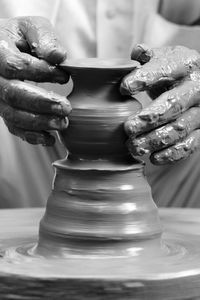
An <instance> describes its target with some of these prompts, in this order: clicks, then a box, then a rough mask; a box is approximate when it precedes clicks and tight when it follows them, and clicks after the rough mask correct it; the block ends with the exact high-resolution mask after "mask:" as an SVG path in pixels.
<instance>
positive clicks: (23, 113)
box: [0, 17, 71, 145]
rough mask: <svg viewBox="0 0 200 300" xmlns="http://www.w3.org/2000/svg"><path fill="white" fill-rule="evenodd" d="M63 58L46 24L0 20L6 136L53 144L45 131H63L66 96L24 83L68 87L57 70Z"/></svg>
mask: <svg viewBox="0 0 200 300" xmlns="http://www.w3.org/2000/svg"><path fill="white" fill-rule="evenodd" d="M65 57H66V54H65V51H64V50H63V49H62V48H61V46H60V45H59V43H58V42H57V39H56V37H55V36H54V34H53V31H52V27H51V25H50V23H49V21H48V20H46V19H44V18H42V17H20V18H14V19H9V20H6V19H2V20H0V115H1V116H2V117H3V119H4V121H5V123H6V125H7V127H8V129H9V131H10V132H11V133H13V134H15V135H17V136H19V137H21V138H22V139H24V140H26V141H27V142H29V143H31V144H43V145H52V144H53V143H54V137H53V136H52V135H51V134H50V133H48V131H50V130H57V129H58V130H60V129H63V128H66V127H67V123H68V122H67V118H66V116H67V115H68V113H69V112H70V110H71V108H70V104H69V102H68V101H67V100H66V98H65V97H62V96H59V95H57V94H55V93H52V92H47V91H46V90H44V89H41V88H38V87H36V86H34V85H31V84H29V83H27V82H24V80H30V81H35V82H57V83H65V82H67V81H68V76H67V75H66V74H65V73H63V72H62V71H60V70H59V69H58V68H57V67H56V66H57V65H58V64H59V63H61V62H62V61H63V60H64V59H65Z"/></svg>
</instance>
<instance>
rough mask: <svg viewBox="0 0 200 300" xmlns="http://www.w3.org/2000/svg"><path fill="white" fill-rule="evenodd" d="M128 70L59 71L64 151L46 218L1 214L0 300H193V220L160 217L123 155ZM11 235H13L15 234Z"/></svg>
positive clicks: (77, 64) (197, 262) (199, 257)
mask: <svg viewBox="0 0 200 300" xmlns="http://www.w3.org/2000/svg"><path fill="white" fill-rule="evenodd" d="M136 66H137V65H136V62H134V61H123V60H111V61H102V60H101V61H100V60H97V59H87V60H84V61H83V60H81V61H67V62H66V63H65V64H63V65H62V68H63V69H65V70H66V71H67V72H70V74H71V76H72V79H73V82H74V89H73V93H72V94H71V95H70V97H69V100H70V101H71V104H72V107H73V110H72V113H71V115H70V118H69V120H70V125H69V128H68V129H67V130H65V131H63V132H62V133H60V137H61V139H62V141H63V143H64V145H65V146H66V148H67V149H68V151H69V155H68V157H67V158H66V159H63V160H61V161H58V162H56V163H54V166H55V168H56V176H55V179H54V186H53V190H52V193H51V195H50V197H49V199H48V203H47V207H46V212H45V214H44V216H43V218H42V219H41V222H40V228H39V238H38V221H39V219H40V218H41V215H42V212H41V210H37V209H32V210H13V211H10V212H8V211H3V212H1V216H4V218H5V219H3V218H2V217H1V218H0V224H1V226H0V243H1V248H0V249H1V252H0V253H1V258H0V295H1V297H0V299H69V300H75V299H76V300H79V299H81V300H82V299H83V300H84V299H101V300H103V299H105V300H106V299H120V300H127V299H131V300H134V299H135V300H136V299H154V300H155V299H159V300H162V299H174V300H175V299H181V300H183V299H190V300H192V299H193V300H194V299H196V300H197V299H200V230H199V229H200V221H199V211H198V210H197V211H193V210H181V209H179V210H177V209H173V210H169V209H168V210H167V209H166V210H161V214H160V215H161V221H160V219H159V216H158V210H157V207H156V206H155V204H154V202H153V200H152V197H151V190H150V187H149V185H148V184H147V182H146V179H145V177H144V176H143V165H142V163H141V162H140V161H137V160H135V159H134V158H133V157H131V156H130V155H129V154H128V152H127V148H126V146H125V141H126V136H125V133H124V129H123V123H124V121H125V120H126V119H127V118H128V117H129V116H130V115H132V114H134V113H136V112H137V111H138V110H140V108H141V107H140V104H139V103H138V102H137V100H134V99H132V98H131V99H130V98H127V97H122V96H121V94H120V92H119V83H120V81H121V79H122V78H123V77H124V76H125V75H126V74H127V73H129V72H130V71H131V70H133V69H134V68H135V67H136ZM13 232H14V233H13Z"/></svg>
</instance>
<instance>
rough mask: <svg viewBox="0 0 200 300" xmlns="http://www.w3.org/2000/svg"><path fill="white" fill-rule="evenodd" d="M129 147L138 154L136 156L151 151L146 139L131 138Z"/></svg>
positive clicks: (133, 152)
mask: <svg viewBox="0 0 200 300" xmlns="http://www.w3.org/2000/svg"><path fill="white" fill-rule="evenodd" d="M127 146H128V149H129V151H130V153H131V154H133V155H136V156H142V155H144V154H148V153H149V152H150V151H149V149H147V148H146V147H145V146H146V144H145V141H144V139H134V140H129V141H128V142H127Z"/></svg>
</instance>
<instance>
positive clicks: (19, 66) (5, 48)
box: [0, 34, 69, 83]
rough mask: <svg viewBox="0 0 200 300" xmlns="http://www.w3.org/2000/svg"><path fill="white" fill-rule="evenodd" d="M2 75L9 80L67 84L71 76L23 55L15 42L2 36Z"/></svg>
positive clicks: (0, 70)
mask: <svg viewBox="0 0 200 300" xmlns="http://www.w3.org/2000/svg"><path fill="white" fill-rule="evenodd" d="M0 75H2V76H3V77H6V78H9V79H20V80H30V81H36V82H57V83H66V82H67V81H68V79H69V76H68V75H67V74H66V73H65V72H63V71H62V70H59V69H58V68H56V67H55V66H52V65H50V64H48V63H47V62H46V61H44V60H42V59H38V58H36V57H34V56H31V55H29V54H27V53H22V52H20V51H19V49H18V48H17V47H16V46H15V44H14V43H13V41H12V40H11V39H9V38H8V37H6V36H5V35H2V34H0Z"/></svg>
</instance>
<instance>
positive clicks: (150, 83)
mask: <svg viewBox="0 0 200 300" xmlns="http://www.w3.org/2000/svg"><path fill="white" fill-rule="evenodd" d="M132 58H133V59H136V60H138V61H140V63H141V67H140V68H138V69H137V70H135V71H133V72H132V73H131V74H129V75H128V76H126V77H125V78H124V80H123V82H122V85H121V91H122V93H123V94H131V95H134V94H136V93H138V92H140V91H147V92H148V93H149V94H150V95H151V96H152V98H156V99H155V100H154V101H152V103H151V104H150V105H149V106H148V107H146V108H144V109H143V110H142V111H141V112H140V113H138V114H137V115H136V116H133V117H130V118H129V120H128V121H127V122H126V123H125V130H126V132H127V134H128V135H129V141H128V147H129V149H130V152H131V153H132V154H133V155H143V154H145V153H150V154H151V156H150V159H151V161H152V163H154V164H166V163H169V162H174V161H178V160H181V159H183V158H187V157H188V156H189V155H190V154H191V153H192V152H194V151H195V150H196V149H197V148H200V130H199V128H200V107H199V105H200V55H199V54H198V53H197V51H195V50H190V49H187V48H185V47H181V46H177V47H167V48H161V49H152V50H151V49H148V48H147V47H146V46H142V45H139V46H137V47H136V48H135V49H134V50H133V52H132Z"/></svg>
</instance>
